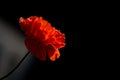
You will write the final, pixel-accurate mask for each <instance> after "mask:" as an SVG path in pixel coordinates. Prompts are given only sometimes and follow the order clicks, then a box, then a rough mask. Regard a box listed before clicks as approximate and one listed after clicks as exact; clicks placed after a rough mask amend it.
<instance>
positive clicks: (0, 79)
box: [0, 52, 30, 80]
mask: <svg viewBox="0 0 120 80" xmlns="http://www.w3.org/2000/svg"><path fill="white" fill-rule="evenodd" d="M29 53H30V52H28V53H27V54H26V55H25V56H24V57H23V58H22V59H21V61H20V62H19V63H18V64H17V65H16V66H15V68H13V70H12V71H10V72H9V73H8V74H6V75H5V76H3V77H2V78H0V80H3V79H5V78H7V77H8V76H9V75H10V74H12V73H13V72H14V71H15V70H16V69H17V68H18V67H19V66H20V64H21V63H22V62H23V61H24V59H25V58H26V57H27V55H28V54H29Z"/></svg>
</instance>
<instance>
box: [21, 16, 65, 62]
mask: <svg viewBox="0 0 120 80" xmlns="http://www.w3.org/2000/svg"><path fill="white" fill-rule="evenodd" d="M19 23H20V27H21V29H22V30H23V31H24V32H25V35H26V39H25V45H26V47H27V49H28V50H29V51H30V52H31V53H32V54H34V55H35V56H36V57H37V58H38V59H40V60H46V55H48V57H49V58H50V60H52V61H55V60H56V59H57V58H59V57H60V52H59V49H60V48H62V47H64V46H65V35H64V34H63V33H61V32H60V31H59V30H56V29H55V28H54V27H52V26H51V24H50V23H49V22H48V21H47V20H44V19H43V18H42V17H37V16H31V17H29V18H27V19H24V18H23V17H20V20H19Z"/></svg>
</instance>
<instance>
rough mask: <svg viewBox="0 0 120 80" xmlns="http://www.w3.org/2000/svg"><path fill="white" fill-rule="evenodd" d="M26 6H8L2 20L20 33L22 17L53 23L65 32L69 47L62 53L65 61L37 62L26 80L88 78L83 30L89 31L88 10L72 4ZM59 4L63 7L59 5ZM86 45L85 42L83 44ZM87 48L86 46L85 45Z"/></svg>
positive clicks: (17, 4) (4, 10) (32, 4)
mask: <svg viewBox="0 0 120 80" xmlns="http://www.w3.org/2000/svg"><path fill="white" fill-rule="evenodd" d="M41 4H42V3H40V4H39V3H37V2H35V3H31V4H29V3H24V2H19V1H18V2H17V3H15V4H14V5H12V4H11V5H6V7H4V8H1V12H0V14H1V15H0V17H2V18H4V19H5V20H7V21H8V22H9V23H10V24H12V25H15V26H17V27H14V28H15V29H17V30H19V31H20V32H21V34H22V35H24V33H23V32H22V31H21V29H20V26H19V23H18V21H19V18H20V17H24V18H27V17H30V16H34V15H35V16H42V17H43V18H44V19H46V20H48V21H49V22H51V24H52V25H53V26H55V27H56V28H57V29H59V30H61V32H63V33H65V35H66V40H65V41H66V46H65V47H64V48H62V49H60V52H61V57H60V59H58V60H56V61H55V62H51V61H49V60H47V61H46V62H42V61H39V60H38V59H36V58H35V60H34V63H33V66H32V68H31V70H29V71H28V74H26V80H39V79H41V78H43V79H44V78H50V79H57V78H62V79H64V77H73V78H77V77H76V76H77V75H84V74H86V71H87V70H88V67H87V66H88V65H89V61H88V56H89V55H88V53H87V52H88V51H86V50H85V49H84V47H86V46H87V45H86V43H88V42H87V40H85V39H84V37H85V36H83V35H85V34H86V33H85V32H84V31H83V28H87V27H86V25H88V24H89V23H87V24H86V19H87V20H88V19H89V18H88V17H87V16H88V15H87V12H89V11H86V10H85V7H84V6H83V5H82V6H77V5H76V6H74V7H73V5H72V4H68V3H57V4H56V3H54V4H49V5H47V4H45V3H43V6H42V5H41ZM58 4H59V5H58ZM82 41H84V42H85V43H84V42H82ZM82 44H84V45H82Z"/></svg>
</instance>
